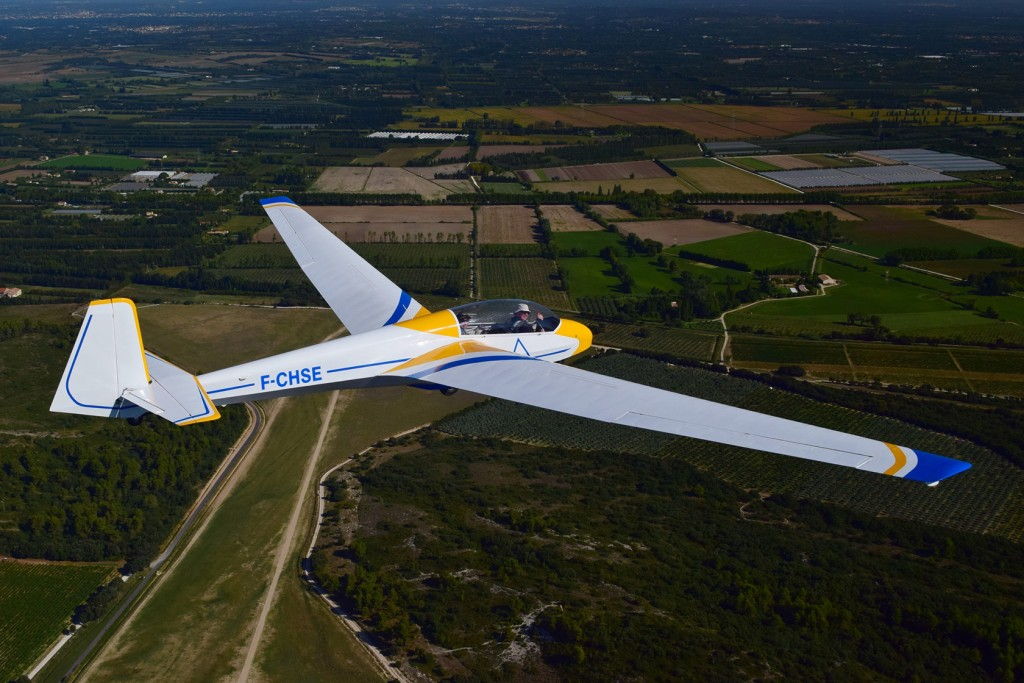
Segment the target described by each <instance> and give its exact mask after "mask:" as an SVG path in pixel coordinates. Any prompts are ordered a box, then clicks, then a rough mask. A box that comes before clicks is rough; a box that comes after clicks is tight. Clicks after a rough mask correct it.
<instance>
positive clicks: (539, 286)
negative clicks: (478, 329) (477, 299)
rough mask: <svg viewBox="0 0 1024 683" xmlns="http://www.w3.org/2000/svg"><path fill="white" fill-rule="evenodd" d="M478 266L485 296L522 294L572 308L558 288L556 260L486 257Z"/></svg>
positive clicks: (499, 297)
mask: <svg viewBox="0 0 1024 683" xmlns="http://www.w3.org/2000/svg"><path fill="white" fill-rule="evenodd" d="M477 263H478V264H479V266H480V290H481V292H480V295H481V298H484V299H503V298H524V299H529V300H531V301H536V302H537V303H540V304H544V305H545V306H550V307H551V308H556V309H560V310H571V309H572V305H571V304H570V302H569V296H568V294H566V293H565V292H564V291H562V290H561V282H560V281H559V280H558V274H557V271H556V269H555V262H554V261H551V260H549V259H542V258H485V259H480V260H479V261H478V262H477Z"/></svg>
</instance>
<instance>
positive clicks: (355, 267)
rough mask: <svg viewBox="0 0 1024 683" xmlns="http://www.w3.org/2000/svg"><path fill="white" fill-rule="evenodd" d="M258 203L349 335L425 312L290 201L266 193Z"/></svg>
mask: <svg viewBox="0 0 1024 683" xmlns="http://www.w3.org/2000/svg"><path fill="white" fill-rule="evenodd" d="M260 204H262V205H263V210H264V211H266V212H267V215H268V216H269V217H270V220H271V221H273V223H274V227H276V228H277V232H278V233H279V234H280V235H281V239H283V240H284V242H285V244H287V245H288V249H289V250H291V252H292V255H293V256H294V257H295V260H296V261H298V262H299V267H300V268H302V272H304V273H305V274H306V277H308V278H309V280H310V282H312V283H313V286H314V287H316V289H317V291H318V292H320V294H321V296H323V298H324V300H325V301H326V302H327V304H328V305H329V306H330V307H331V310H333V311H334V313H335V315H337V316H338V318H339V319H340V320H341V322H342V324H343V325H345V327H346V328H347V329H348V331H349V333H350V334H359V333H360V332H369V331H370V330H375V329H377V328H379V327H383V326H384V325H390V324H392V323H397V322H401V321H403V320H409V319H410V318H415V317H416V316H417V315H423V313H426V312H428V311H427V310H426V309H425V308H423V306H421V305H420V304H419V302H417V301H416V300H415V299H413V298H412V297H411V296H409V293H408V292H405V291H402V288H401V287H399V286H398V285H396V284H395V283H394V282H392V281H391V280H389V279H388V278H387V277H386V276H385V275H384V274H383V273H381V272H380V271H379V270H377V269H376V268H374V267H373V266H372V265H370V264H369V263H367V262H366V260H365V259H364V258H363V257H362V256H360V255H359V254H357V253H356V252H354V251H352V249H351V248H350V247H349V246H348V245H347V244H345V243H344V242H342V241H341V240H340V239H338V238H337V237H335V236H334V235H333V234H332V233H331V231H330V230H328V229H327V228H325V227H324V226H322V225H321V224H320V223H319V221H317V220H316V219H315V218H313V217H312V216H310V215H309V214H308V213H306V212H305V211H304V210H303V209H301V208H299V206H298V205H297V204H296V203H295V202H293V201H292V200H290V199H288V198H287V197H271V198H270V199H261V200H260Z"/></svg>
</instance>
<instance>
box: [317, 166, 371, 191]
mask: <svg viewBox="0 0 1024 683" xmlns="http://www.w3.org/2000/svg"><path fill="white" fill-rule="evenodd" d="M371 170H373V169H370V168H364V167H360V166H331V167H330V168H325V169H324V171H323V173H321V174H320V177H319V178H317V179H316V182H314V183H313V189H314V190H318V191H320V192H362V191H363V187H364V186H365V185H366V181H367V179H368V178H369V177H370V171H371Z"/></svg>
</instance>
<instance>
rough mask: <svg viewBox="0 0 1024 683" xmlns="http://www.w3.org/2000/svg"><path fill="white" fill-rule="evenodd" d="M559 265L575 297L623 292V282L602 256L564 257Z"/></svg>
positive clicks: (567, 285)
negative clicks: (612, 271) (613, 273)
mask: <svg viewBox="0 0 1024 683" xmlns="http://www.w3.org/2000/svg"><path fill="white" fill-rule="evenodd" d="M558 267H559V268H560V269H561V270H562V272H564V273H565V284H566V287H567V288H568V290H569V293H570V294H572V296H573V298H577V299H578V298H580V297H587V296H609V295H613V294H619V295H621V294H623V292H622V282H621V281H620V280H619V278H617V277H615V276H614V275H612V273H611V268H610V266H609V265H608V262H607V261H605V260H604V259H602V258H597V257H595V256H585V257H582V258H563V259H559V261H558Z"/></svg>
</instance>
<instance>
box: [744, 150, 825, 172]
mask: <svg viewBox="0 0 1024 683" xmlns="http://www.w3.org/2000/svg"><path fill="white" fill-rule="evenodd" d="M754 158H755V159H757V160H758V161H763V162H765V163H766V164H771V165H772V166H775V167H776V168H779V169H782V170H783V171H794V170H797V169H801V168H821V164H816V163H814V162H813V161H811V160H809V159H801V158H800V157H795V156H792V155H790V154H765V155H762V156H759V157H754Z"/></svg>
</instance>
